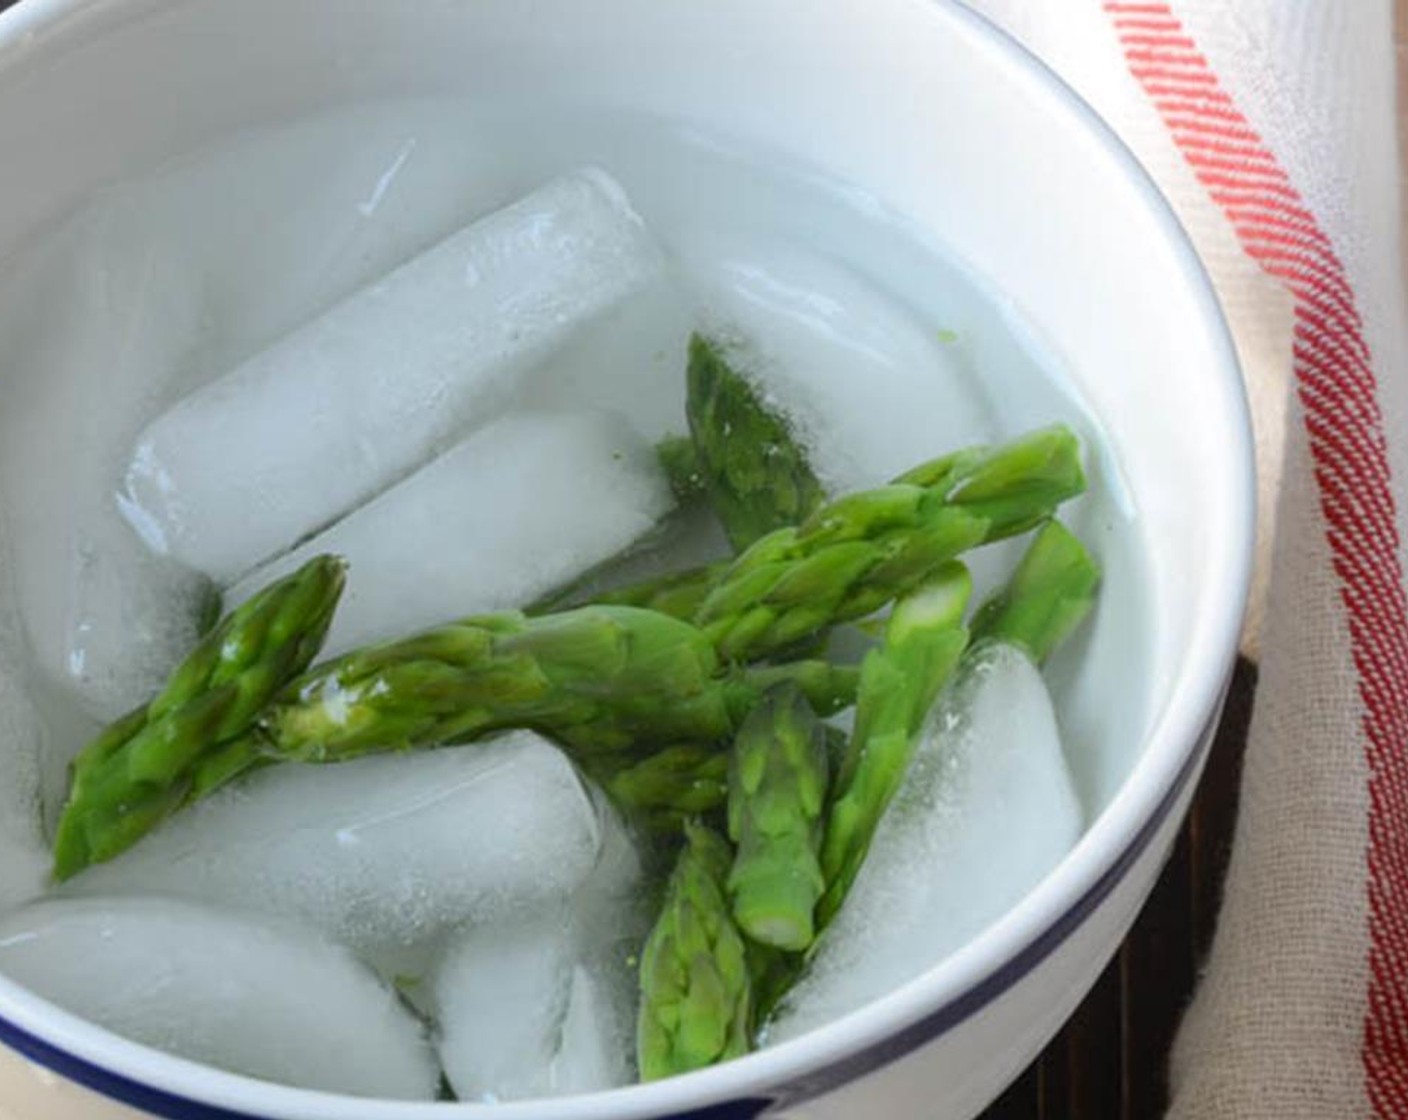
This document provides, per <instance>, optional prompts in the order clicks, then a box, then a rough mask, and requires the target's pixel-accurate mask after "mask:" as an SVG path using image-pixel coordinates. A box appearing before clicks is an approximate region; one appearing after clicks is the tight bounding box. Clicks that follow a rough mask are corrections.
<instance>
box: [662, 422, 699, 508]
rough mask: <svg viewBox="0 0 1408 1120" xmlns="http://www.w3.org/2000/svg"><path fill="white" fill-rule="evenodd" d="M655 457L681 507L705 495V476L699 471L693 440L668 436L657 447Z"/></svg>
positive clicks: (697, 456) (685, 437)
mask: <svg viewBox="0 0 1408 1120" xmlns="http://www.w3.org/2000/svg"><path fill="white" fill-rule="evenodd" d="M655 457H656V458H657V459H658V460H659V462H660V469H661V470H663V471H664V472H665V477H666V478H668V479H669V480H670V489H671V490H672V491H673V492H674V495H675V500H676V501H677V502H679V503H680V505H688V504H689V503H690V502H692V501H694V499H695V498H698V497H701V496H702V495H703V494H704V491H705V483H704V474H703V472H702V471H701V470H700V469H699V452H697V451H696V450H695V449H694V441H693V440H692V439H690V438H689V437H688V436H666V437H665V438H664V439H662V440H661V441H660V442H659V443H657V444H656V445H655Z"/></svg>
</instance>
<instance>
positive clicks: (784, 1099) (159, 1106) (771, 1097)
mask: <svg viewBox="0 0 1408 1120" xmlns="http://www.w3.org/2000/svg"><path fill="white" fill-rule="evenodd" d="M1230 673H1231V666H1230V665H1228V666H1227V669H1226V672H1225V676H1226V677H1228V678H1230ZM1225 694H1226V692H1225V688H1224V692H1223V696H1225ZM1221 709H1222V697H1219V699H1218V701H1217V703H1216V704H1215V705H1214V706H1213V710H1212V712H1211V713H1210V714H1209V716H1208V719H1207V722H1206V723H1205V724H1204V725H1203V729H1202V731H1201V732H1200V733H1199V735H1198V738H1197V743H1198V749H1196V750H1194V751H1191V752H1189V754H1188V757H1187V758H1186V759H1185V760H1184V763H1183V766H1182V768H1181V769H1180V770H1179V772H1178V775H1177V778H1176V779H1175V780H1174V782H1173V783H1172V785H1170V787H1169V788H1168V790H1167V792H1166V793H1165V794H1164V797H1163V799H1162V800H1161V801H1160V802H1159V805H1158V808H1157V810H1156V811H1155V812H1154V813H1153V814H1151V815H1150V816H1149V818H1148V819H1147V820H1146V821H1145V822H1144V825H1143V827H1142V828H1141V829H1140V830H1139V832H1138V833H1137V834H1136V835H1135V836H1134V838H1133V839H1132V840H1131V842H1130V843H1129V845H1128V846H1127V847H1126V848H1125V849H1124V850H1123V851H1122V852H1121V853H1120V855H1119V858H1118V859H1116V860H1115V861H1114V863H1112V864H1111V865H1110V866H1109V867H1108V868H1107V869H1106V870H1105V872H1104V874H1102V875H1101V876H1100V878H1099V879H1097V880H1096V881H1095V883H1094V884H1093V885H1092V886H1091V887H1090V888H1089V889H1088V890H1087V891H1086V892H1085V893H1084V894H1083V895H1081V897H1080V898H1079V899H1077V900H1076V902H1075V903H1074V904H1073V905H1072V906H1071V907H1070V908H1069V909H1068V910H1066V911H1065V913H1063V914H1062V915H1061V916H1060V917H1059V918H1058V919H1057V920H1056V921H1055V922H1053V923H1052V924H1051V925H1050V926H1048V927H1047V928H1046V929H1045V930H1044V931H1043V932H1042V934H1041V935H1040V936H1039V937H1037V938H1036V939H1035V940H1034V941H1032V942H1031V943H1029V944H1028V945H1027V946H1026V947H1025V948H1024V949H1023V950H1022V951H1021V952H1019V953H1018V954H1017V955H1016V956H1014V957H1012V958H1011V959H1010V960H1009V961H1008V962H1007V963H1006V964H1004V965H1003V966H1002V967H1001V968H999V969H997V970H996V971H995V972H993V973H992V974H990V975H989V976H987V977H986V978H985V979H984V980H983V981H981V982H980V983H978V984H977V985H975V986H974V987H972V988H970V989H968V990H967V991H966V992H964V993H963V994H962V995H960V996H959V997H958V998H957V999H954V1000H951V1001H950V1002H948V1003H946V1004H944V1005H943V1006H942V1007H939V1008H937V1009H936V1010H934V1011H932V1012H930V1013H929V1014H928V1015H925V1016H924V1017H923V1018H921V1019H919V1020H917V1021H916V1022H913V1023H911V1024H909V1025H908V1026H907V1027H904V1028H902V1029H901V1030H899V1031H897V1032H896V1033H894V1034H892V1035H889V1036H887V1037H886V1038H884V1039H882V1040H880V1041H879V1042H876V1043H874V1044H872V1045H871V1046H869V1047H867V1048H866V1049H864V1050H861V1051H859V1052H857V1053H855V1054H852V1055H850V1056H848V1057H846V1058H845V1059H843V1060H841V1061H838V1062H833V1063H831V1064H830V1065H828V1066H827V1067H826V1068H825V1069H822V1070H819V1071H817V1072H816V1073H814V1074H812V1075H810V1076H807V1077H804V1078H801V1079H798V1080H796V1081H793V1082H791V1083H786V1084H783V1085H780V1086H778V1087H777V1088H775V1089H771V1090H769V1091H768V1094H767V1096H765V1097H746V1098H736V1099H734V1100H730V1101H721V1102H718V1103H716V1104H712V1105H706V1106H703V1107H701V1108H697V1109H691V1110H688V1111H685V1112H672V1113H668V1114H665V1115H664V1116H662V1117H661V1120H754V1118H755V1117H758V1116H761V1115H762V1114H763V1113H764V1112H765V1111H766V1110H767V1109H769V1108H772V1107H774V1106H776V1105H778V1104H780V1103H786V1104H788V1105H792V1104H797V1103H801V1102H803V1101H806V1100H808V1099H811V1098H813V1097H816V1096H819V1095H821V1094H822V1093H825V1092H828V1091H829V1090H831V1089H835V1088H837V1087H839V1086H841V1085H844V1084H846V1083H847V1082H850V1081H854V1080H856V1079H858V1078H860V1077H863V1076H865V1075H866V1074H869V1073H873V1072H875V1071H876V1070H878V1069H880V1068H882V1067H883V1066H887V1065H889V1064H890V1063H891V1062H894V1061H896V1060H898V1059H900V1058H902V1057H904V1056H905V1055H907V1054H910V1053H912V1052H913V1051H915V1050H917V1049H919V1048H920V1047H921V1046H923V1045H924V1044H925V1043H928V1042H930V1041H932V1040H933V1039H935V1038H937V1037H938V1036H939V1035H941V1034H944V1033H945V1032H947V1031H949V1030H951V1029H952V1028H953V1027H955V1026H956V1025H958V1024H959V1023H961V1022H963V1021H964V1020H965V1019H967V1018H969V1017H970V1016H972V1015H974V1014H975V1013H976V1012H978V1011H979V1010H981V1009H982V1008H983V1007H985V1006H987V1005H988V1004H989V1003H991V1002H993V1001H994V1000H996V999H997V998H998V997H999V996H1001V995H1003V994H1004V993H1005V992H1006V991H1008V990H1009V989H1010V988H1012V987H1014V986H1016V984H1017V983H1018V982H1019V981H1021V980H1022V979H1023V978H1024V977H1025V976H1027V974H1028V973H1030V972H1032V971H1033V970H1034V969H1035V968H1036V967H1037V966H1038V965H1040V964H1041V962H1042V961H1044V960H1045V959H1046V958H1047V957H1049V956H1051V955H1052V954H1053V953H1054V952H1056V950H1057V949H1059V948H1060V947H1061V946H1062V945H1063V944H1064V943H1065V942H1066V940H1067V939H1068V938H1069V937H1070V936H1071V935H1072V934H1073V933H1074V932H1075V931H1076V930H1077V929H1078V928H1080V926H1081V925H1083V924H1084V923H1085V921H1086V919H1087V918H1089V917H1090V916H1091V915H1092V914H1093V913H1094V912H1095V911H1096V910H1098V909H1099V908H1100V906H1101V904H1102V903H1104V901H1105V900H1106V899H1107V898H1108V897H1109V896H1110V894H1111V893H1112V892H1113V891H1114V889H1115V887H1116V886H1117V885H1118V884H1119V883H1120V882H1121V881H1122V880H1123V879H1124V877H1125V875H1126V873H1127V872H1128V871H1129V869H1130V868H1131V867H1132V866H1133V865H1134V864H1135V862H1136V861H1137V860H1138V859H1139V857H1140V856H1142V855H1143V854H1144V853H1145V852H1146V851H1147V850H1148V848H1149V846H1150V845H1151V844H1152V843H1153V841H1154V837H1155V836H1156V835H1158V832H1159V830H1160V829H1161V828H1162V827H1163V825H1164V824H1165V823H1166V822H1167V820H1168V818H1169V816H1170V815H1171V814H1172V813H1173V810H1174V807H1175V806H1176V805H1177V804H1178V802H1179V800H1180V798H1181V797H1182V796H1183V794H1184V792H1185V791H1186V790H1187V789H1188V787H1189V785H1190V784H1191V783H1192V782H1193V781H1194V779H1195V778H1196V777H1197V775H1198V774H1199V773H1200V772H1201V770H1202V767H1203V763H1204V762H1205V761H1206V759H1207V756H1208V752H1209V750H1210V749H1211V745H1212V741H1213V737H1214V734H1215V732H1216V730H1217V723H1218V717H1219V713H1220V712H1221ZM0 1042H3V1043H4V1044H5V1045H6V1046H8V1047H10V1048H11V1049H12V1050H15V1051H17V1052H19V1053H20V1054H23V1055H24V1056H25V1057H26V1058H28V1059H29V1060H31V1061H33V1062H37V1063H38V1064H39V1065H41V1066H44V1067H45V1068H46V1069H49V1070H52V1071H53V1072H54V1073H57V1074H59V1075H60V1076H62V1077H66V1078H68V1079H69V1080H71V1081H76V1082H78V1083H79V1084H81V1085H84V1086H86V1087H87V1088H89V1089H92V1090H94V1091H96V1092H98V1093H101V1094H103V1095H104V1096H106V1097H111V1098H112V1099H114V1100H117V1101H121V1102H122V1103H123V1104H127V1105H131V1106H132V1107H134V1108H139V1109H142V1110H144V1111H146V1112H150V1113H152V1114H153V1115H155V1116H159V1117H163V1118H164V1120H269V1118H268V1117H267V1116H259V1115H257V1114H255V1113H250V1112H236V1111H233V1110H231V1109H228V1108H224V1107H221V1106H219V1105H211V1104H203V1103H201V1102H199V1101H194V1100H191V1099H189V1098H187V1097H182V1096H178V1095H176V1094H174V1093H169V1092H166V1091H165V1090H163V1089H156V1088H153V1087H152V1086H150V1085H146V1084H144V1083H142V1082H140V1081H134V1080H133V1079H131V1078H129V1077H126V1076H124V1075H123V1074H120V1073H114V1072H113V1071H112V1070H109V1069H107V1068H105V1067H103V1066H100V1065H97V1064H95V1063H93V1062H89V1061H87V1060H86V1059H83V1058H79V1057H75V1056H74V1055H72V1054H70V1053H69V1052H68V1051H66V1050H63V1049H60V1048H59V1047H57V1046H54V1045H52V1044H51V1043H48V1042H46V1041H44V1040H43V1039H42V1038H39V1037H37V1036H36V1035H33V1034H31V1033H29V1032H28V1031H26V1030H24V1029H23V1028H21V1027H18V1026H16V1025H15V1024H14V1023H11V1022H9V1021H8V1020H6V1019H3V1018H0Z"/></svg>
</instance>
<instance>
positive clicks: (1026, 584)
mask: <svg viewBox="0 0 1408 1120" xmlns="http://www.w3.org/2000/svg"><path fill="white" fill-rule="evenodd" d="M1099 585H1100V569H1099V567H1098V566H1097V565H1096V563H1095V561H1094V560H1093V559H1092V558H1091V556H1090V553H1089V552H1087V551H1086V549H1085V546H1084V545H1083V544H1081V542H1080V540H1079V539H1078V538H1077V537H1076V536H1075V534H1074V533H1072V532H1071V531H1070V530H1069V529H1067V528H1066V527H1065V526H1064V525H1062V524H1061V523H1060V522H1059V521H1056V520H1052V521H1049V522H1047V523H1046V525H1044V526H1043V527H1042V528H1041V530H1040V531H1039V532H1038V533H1037V534H1036V535H1035V536H1034V537H1033V538H1032V542H1031V544H1030V545H1028V547H1027V551H1026V553H1025V554H1024V555H1023V556H1022V559H1021V561H1020V562H1019V563H1018V565H1017V570H1016V571H1015V572H1013V574H1012V578H1011V580H1009V581H1008V584H1007V586H1006V587H1005V588H1003V589H1002V590H1001V591H999V592H997V593H996V594H995V595H993V596H992V598H990V599H988V600H987V602H985V603H984V604H983V605H982V606H981V607H979V608H978V611H977V612H976V613H975V614H974V616H973V627H972V629H973V641H974V644H975V645H976V644H978V643H981V642H991V641H997V642H1008V643H1010V644H1012V645H1015V646H1019V647H1020V648H1022V649H1024V650H1025V651H1026V652H1027V654H1028V656H1030V657H1031V659H1032V660H1033V661H1035V662H1036V663H1037V664H1038V665H1040V664H1041V663H1042V662H1043V661H1045V660H1046V659H1047V658H1048V657H1049V656H1050V655H1051V653H1052V651H1053V650H1055V648H1056V647H1057V646H1058V645H1060V644H1061V642H1063V641H1065V639H1066V636H1067V635H1068V634H1070V633H1071V631H1072V630H1074V629H1075V628H1076V627H1077V626H1078V625H1079V624H1080V623H1081V621H1082V620H1083V619H1084V618H1085V616H1086V615H1087V614H1089V613H1090V608H1091V607H1092V606H1093V605H1094V603H1095V591H1096V588H1097V587H1098V586H1099Z"/></svg>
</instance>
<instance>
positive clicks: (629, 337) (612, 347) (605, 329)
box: [524, 276, 695, 442]
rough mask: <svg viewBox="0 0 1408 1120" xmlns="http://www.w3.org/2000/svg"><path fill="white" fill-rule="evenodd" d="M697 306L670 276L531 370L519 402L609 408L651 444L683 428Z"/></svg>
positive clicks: (547, 405)
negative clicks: (691, 341)
mask: <svg viewBox="0 0 1408 1120" xmlns="http://www.w3.org/2000/svg"><path fill="white" fill-rule="evenodd" d="M694 326H695V322H694V309H693V307H691V306H690V303H689V300H688V299H687V298H686V296H685V295H684V294H683V293H682V292H681V290H680V289H679V288H678V286H677V285H676V284H674V283H673V282H672V281H671V280H670V279H669V278H668V276H662V277H660V278H659V279H658V280H657V281H656V282H655V283H652V284H650V285H649V286H648V287H646V288H645V289H644V290H643V291H641V292H639V293H638V294H636V295H634V296H632V297H631V298H630V299H628V300H625V301H624V302H622V303H621V304H620V305H618V306H617V307H615V308H614V309H612V310H611V311H610V312H609V313H608V314H606V315H604V316H603V317H602V318H601V319H600V320H598V321H597V322H595V323H593V324H592V325H591V326H589V327H588V328H587V329H586V330H584V331H582V332H581V333H580V334H579V335H577V336H576V337H575V338H574V339H573V340H572V345H571V346H565V347H563V348H562V349H560V350H558V351H557V352H556V353H555V354H553V355H552V357H550V358H549V359H548V361H547V362H546V363H545V364H544V365H543V366H542V367H541V368H540V369H539V371H538V372H537V373H535V374H534V375H533V378H532V382H531V384H530V385H529V386H528V389H527V393H526V395H525V397H524V402H525V404H527V405H528V406H529V407H535V408H551V409H574V410H575V409H583V408H609V409H611V410H613V411H615V412H620V413H621V414H622V415H624V416H625V417H626V418H627V419H628V420H629V421H630V422H631V426H632V427H634V428H635V429H636V430H637V431H638V432H640V433H641V435H642V436H644V437H645V438H646V439H648V440H650V441H652V442H655V441H658V440H660V439H661V438H663V437H664V436H666V435H669V434H671V433H676V434H682V433H683V432H684V428H685V413H684V402H685V363H686V360H687V350H688V346H689V335H690V332H691V331H692V330H693V329H694Z"/></svg>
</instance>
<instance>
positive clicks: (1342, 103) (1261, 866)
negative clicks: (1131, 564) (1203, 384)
mask: <svg viewBox="0 0 1408 1120" xmlns="http://www.w3.org/2000/svg"><path fill="white" fill-rule="evenodd" d="M973 6H974V7H975V8H977V9H978V10H979V11H981V12H983V13H984V14H986V15H988V16H989V17H990V18H992V19H994V20H995V21H996V22H997V23H999V24H1000V25H1002V26H1004V27H1005V28H1006V29H1007V30H1009V31H1010V32H1011V33H1012V34H1013V35H1015V36H1016V37H1017V38H1018V39H1020V40H1021V41H1022V42H1023V43H1025V44H1026V46H1027V47H1028V48H1029V49H1031V50H1032V51H1033V52H1034V53H1036V54H1037V55H1038V56H1040V57H1041V58H1043V59H1044V60H1045V61H1046V62H1047V63H1048V64H1049V65H1051V66H1052V67H1053V68H1054V69H1055V70H1056V71H1057V72H1058V73H1060V74H1061V76H1062V77H1063V78H1064V79H1065V80H1066V81H1067V82H1068V83H1070V84H1071V85H1072V86H1074V87H1075V88H1076V90H1077V91H1078V92H1080V93H1081V94H1082V95H1083V96H1084V97H1085V98H1086V99H1087V100H1088V101H1090V102H1091V104H1092V105H1094V107H1095V108H1096V109H1097V110H1098V111H1099V112H1100V113H1101V114H1102V115H1103V116H1104V117H1105V118H1106V120H1108V121H1109V123H1110V124H1111V125H1112V126H1113V127H1114V129H1115V130H1116V131H1117V132H1118V133H1119V134H1120V135H1121V137H1123V139H1124V140H1125V142H1126V143H1127V144H1128V145H1129V146H1130V147H1131V148H1132V149H1133V151H1134V152H1135V154H1136V155H1137V156H1138V157H1139V158H1140V160H1141V161H1142V162H1143V163H1144V165H1145V167H1147V168H1148V170H1149V171H1150V172H1151V174H1152V175H1153V177H1154V178H1155V179H1156V180H1157V181H1158V183H1159V184H1160V186H1161V187H1162V188H1163V190H1164V192H1165V193H1166V194H1167V196H1168V197H1169V199H1170V200H1171V201H1172V203H1173V205H1174V208H1175V209H1176V210H1177V212H1178V214H1179V216H1180V218H1181V219H1182V220H1183V222H1184V224H1185V225H1186V227H1187V228H1188V230H1189V232H1190V233H1191V235H1192V238H1193V241H1194V243H1195V244H1196V246H1197V248H1198V251H1199V252H1200V254H1201V255H1202V257H1203V260H1204V262H1205V263H1206V265H1207V267H1208V270H1209V272H1210V273H1211V275H1212V277H1213V280H1214V282H1215V284H1216V286H1217V290H1218V294H1219V296H1220V297H1221V299H1222V303H1223V307H1224V310H1225V312H1226V314H1227V318H1228V321H1229V323H1230V324H1231V327H1232V331H1233V334H1234V336H1235V338H1236V342H1237V349H1238V353H1239V356H1240V358H1241V360H1242V365H1243V369H1244V373H1245V375H1246V379H1247V386H1248V391H1249V395H1250V397H1251V401H1252V406H1253V412H1254V415H1255V424H1256V435H1257V455H1258V469H1259V472H1260V481H1261V500H1262V512H1261V520H1260V539H1259V563H1258V580H1257V587H1256V589H1255V592H1254V599H1253V603H1254V606H1253V609H1252V612H1251V617H1250V618H1249V623H1248V630H1247V634H1246V643H1245V644H1246V646H1247V648H1248V649H1250V650H1252V651H1254V652H1256V653H1257V654H1258V656H1259V659H1260V663H1261V673H1260V684H1259V688H1258V693H1257V697H1256V708H1255V715H1254V717H1253V721H1252V727H1251V733H1250V741H1249V744H1248V749H1247V760H1246V770H1245V775H1244V778H1243V789H1242V807H1241V811H1240V816H1239V819H1238V822H1237V830H1236V837H1235V840H1234V846H1233V855H1232V863H1231V867H1230V870H1229V874H1228V880H1227V887H1226V895H1225V899H1224V903H1223V907H1222V913H1221V916H1220V919H1219V924H1218V931H1217V935H1216V938H1215V942H1214V945H1213V949H1212V953H1211V957H1210V959H1209V961H1208V962H1207V964H1206V968H1205V970H1204V974H1203V976H1202V978H1201V981H1200V984H1199V987H1198V991H1197V994H1196V996H1195V998H1194V1001H1193V1004H1192V1007H1191V1008H1190V1009H1189V1011H1188V1013H1187V1015H1186V1018H1185V1020H1184V1022H1183V1025H1182V1028H1181V1030H1180V1033H1179V1036H1178V1040H1177V1043H1176V1045H1175V1048H1174V1053H1173V1055H1172V1068H1171V1088H1172V1106H1171V1113H1170V1115H1171V1116H1172V1117H1176V1118H1178V1120H1203V1118H1217V1120H1222V1118H1228V1120H1230V1118H1234V1117H1235V1118H1237V1120H1258V1118H1261V1117H1274V1118H1276V1120H1302V1118H1304V1120H1352V1118H1356V1117H1378V1118H1384V1120H1387V1118H1400V1117H1401V1118H1408V600H1405V594H1404V583H1403V572H1404V557H1403V543H1402V542H1403V539H1404V533H1403V529H1404V511H1405V508H1408V305H1406V304H1405V291H1404V282H1403V273H1402V250H1401V246H1402V243H1403V242H1402V238H1401V231H1400V228H1399V223H1400V214H1401V208H1400V189H1401V184H1400V163H1399V154H1398V151H1397V129H1396V128H1395V122H1394V113H1395V101H1396V99H1395V88H1394V78H1395V58H1394V34H1393V32H1394V28H1393V20H1394V12H1393V8H1392V6H1391V4H1390V0H1168V2H1166V3H1134V2H1115V0H1105V2H1102V0H974V3H973Z"/></svg>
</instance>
